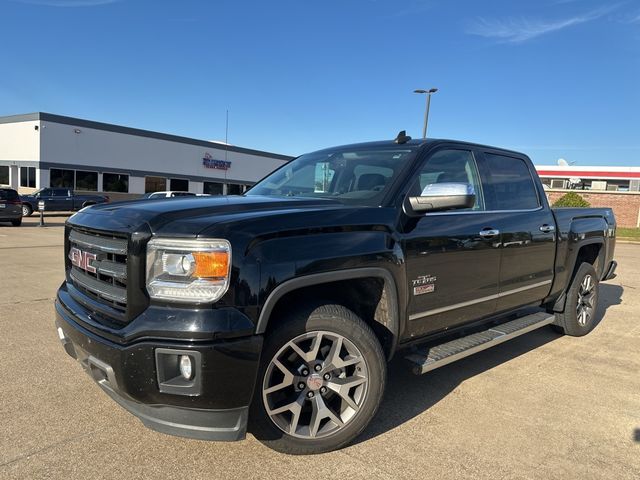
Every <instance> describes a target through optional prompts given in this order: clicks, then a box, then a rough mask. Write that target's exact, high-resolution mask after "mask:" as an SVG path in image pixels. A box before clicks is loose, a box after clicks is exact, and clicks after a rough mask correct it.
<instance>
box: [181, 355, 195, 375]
mask: <svg viewBox="0 0 640 480" xmlns="http://www.w3.org/2000/svg"><path fill="white" fill-rule="evenodd" d="M192 374H193V368H192V366H191V357H190V356H189V355H181V356H180V375H182V378H184V379H185V380H191V375H192Z"/></svg>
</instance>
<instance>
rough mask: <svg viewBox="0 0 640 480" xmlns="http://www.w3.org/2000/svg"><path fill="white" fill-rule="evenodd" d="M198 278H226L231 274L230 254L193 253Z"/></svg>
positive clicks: (195, 274)
mask: <svg viewBox="0 0 640 480" xmlns="http://www.w3.org/2000/svg"><path fill="white" fill-rule="evenodd" d="M192 255H193V258H194V259H195V261H196V268H195V270H194V272H193V276H194V277H197V278H224V277H226V276H227V274H228V272H229V252H193V253H192Z"/></svg>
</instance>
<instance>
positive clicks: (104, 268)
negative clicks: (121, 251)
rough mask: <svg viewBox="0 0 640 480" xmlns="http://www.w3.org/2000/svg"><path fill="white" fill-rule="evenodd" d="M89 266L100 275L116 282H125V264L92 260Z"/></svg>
mask: <svg viewBox="0 0 640 480" xmlns="http://www.w3.org/2000/svg"><path fill="white" fill-rule="evenodd" d="M91 265H92V266H93V267H95V268H96V270H97V271H98V273H100V274H102V275H108V276H110V277H113V278H117V279H118V280H126V278H127V265H126V264H125V263H118V262H113V261H111V260H94V261H93V262H91Z"/></svg>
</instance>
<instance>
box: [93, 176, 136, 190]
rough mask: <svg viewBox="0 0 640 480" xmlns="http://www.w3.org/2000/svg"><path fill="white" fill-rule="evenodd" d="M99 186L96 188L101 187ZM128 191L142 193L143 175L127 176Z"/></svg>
mask: <svg viewBox="0 0 640 480" xmlns="http://www.w3.org/2000/svg"><path fill="white" fill-rule="evenodd" d="M100 177H102V175H100ZM99 187H100V188H98V190H100V189H101V188H102V186H101V185H100V186H99ZM129 193H144V177H129Z"/></svg>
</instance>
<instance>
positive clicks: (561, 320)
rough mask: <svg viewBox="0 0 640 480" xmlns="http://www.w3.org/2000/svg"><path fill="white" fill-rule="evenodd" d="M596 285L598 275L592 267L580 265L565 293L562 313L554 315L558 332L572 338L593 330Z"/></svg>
mask: <svg viewBox="0 0 640 480" xmlns="http://www.w3.org/2000/svg"><path fill="white" fill-rule="evenodd" d="M598 284H599V282H598V274H597V273H596V270H595V268H594V267H593V265H591V264H589V263H583V264H581V265H580V267H578V271H577V272H576V275H575V277H574V278H573V281H572V282H571V286H570V287H569V290H568V291H567V301H566V304H565V308H564V312H561V313H556V322H555V324H556V325H557V327H558V329H559V330H561V331H562V332H564V333H566V334H567V335H571V336H574V337H581V336H583V335H586V334H587V333H589V332H590V331H591V330H593V328H594V327H595V326H596V321H595V320H596V319H595V316H596V310H597V305H598V287H599V285H598Z"/></svg>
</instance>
